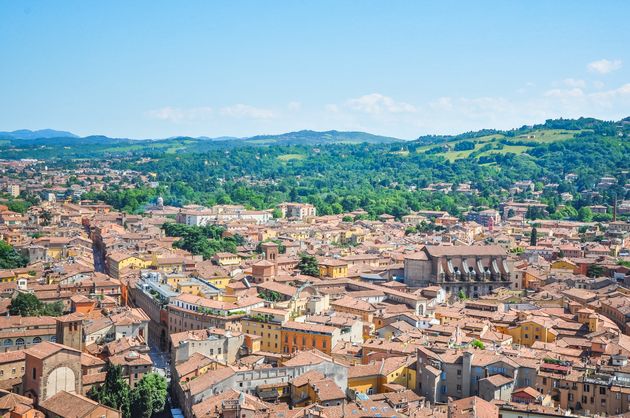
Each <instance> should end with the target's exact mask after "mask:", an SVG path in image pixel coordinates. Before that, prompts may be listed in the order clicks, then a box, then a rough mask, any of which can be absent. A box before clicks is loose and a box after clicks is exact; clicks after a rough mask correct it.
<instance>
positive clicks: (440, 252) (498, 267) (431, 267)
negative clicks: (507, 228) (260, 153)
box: [404, 245, 521, 298]
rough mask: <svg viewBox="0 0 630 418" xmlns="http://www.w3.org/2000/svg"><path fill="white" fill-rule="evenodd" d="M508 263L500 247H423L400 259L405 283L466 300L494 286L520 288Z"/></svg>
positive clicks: (486, 291)
mask: <svg viewBox="0 0 630 418" xmlns="http://www.w3.org/2000/svg"><path fill="white" fill-rule="evenodd" d="M511 264H512V263H511V262H510V261H509V260H508V255H507V253H506V251H505V249H503V248H502V247H500V246H497V245H488V246H481V245H479V246H436V245H427V246H425V247H424V248H423V249H422V250H420V251H419V252H417V253H414V254H409V255H407V256H405V259H404V276H405V284H406V285H408V286H410V287H427V286H432V285H438V286H440V287H442V288H443V289H444V290H445V291H446V292H447V293H454V294H457V293H458V292H460V291H461V292H464V294H465V295H466V296H468V297H472V298H478V297H480V296H483V295H487V294H489V293H490V292H492V290H494V289H496V288H498V287H508V288H517V289H518V288H520V287H521V285H520V284H519V283H518V281H517V280H516V279H515V277H514V275H513V267H512V265H511Z"/></svg>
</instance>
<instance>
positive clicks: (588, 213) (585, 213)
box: [578, 206, 593, 222]
mask: <svg viewBox="0 0 630 418" xmlns="http://www.w3.org/2000/svg"><path fill="white" fill-rule="evenodd" d="M578 218H579V220H580V221H582V222H590V221H592V220H593V211H592V210H591V208H589V207H588V206H582V207H581V208H580V210H579V211H578Z"/></svg>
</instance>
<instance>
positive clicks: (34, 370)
mask: <svg viewBox="0 0 630 418" xmlns="http://www.w3.org/2000/svg"><path fill="white" fill-rule="evenodd" d="M13 370H15V369H13ZM33 379H37V369H36V368H35V367H33Z"/></svg>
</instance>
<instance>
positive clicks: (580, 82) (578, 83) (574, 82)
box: [562, 78, 586, 88]
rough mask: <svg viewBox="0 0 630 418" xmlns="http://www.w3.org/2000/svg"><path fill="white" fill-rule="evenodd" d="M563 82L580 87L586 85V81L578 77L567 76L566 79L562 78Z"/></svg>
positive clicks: (566, 84) (569, 85) (568, 85)
mask: <svg viewBox="0 0 630 418" xmlns="http://www.w3.org/2000/svg"><path fill="white" fill-rule="evenodd" d="M562 83H563V84H564V85H565V86H567V87H578V88H584V87H586V81H584V80H580V79H576V78H565V79H564V80H562Z"/></svg>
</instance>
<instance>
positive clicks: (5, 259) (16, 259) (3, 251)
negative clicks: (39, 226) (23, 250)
mask: <svg viewBox="0 0 630 418" xmlns="http://www.w3.org/2000/svg"><path fill="white" fill-rule="evenodd" d="M27 264H28V258H26V257H24V256H23V255H22V254H20V253H19V252H17V251H16V250H15V248H13V247H12V246H11V245H9V244H8V243H7V242H5V241H2V240H0V269H15V268H20V267H24V266H26V265H27Z"/></svg>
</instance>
